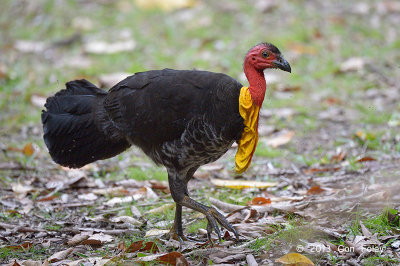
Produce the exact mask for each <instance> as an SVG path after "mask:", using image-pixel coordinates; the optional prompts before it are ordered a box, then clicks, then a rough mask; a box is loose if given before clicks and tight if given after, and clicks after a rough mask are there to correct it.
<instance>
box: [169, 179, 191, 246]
mask: <svg viewBox="0 0 400 266" xmlns="http://www.w3.org/2000/svg"><path fill="white" fill-rule="evenodd" d="M177 177H178V175H177V174H175V173H173V174H170V171H168V182H169V188H170V191H171V194H172V198H173V199H174V201H175V205H176V208H175V219H174V224H173V225H172V228H171V230H170V232H169V234H170V237H171V238H172V239H175V240H178V241H179V242H180V243H182V242H183V241H186V240H187V238H186V237H185V236H184V235H183V228H182V205H181V204H179V202H178V201H177V200H175V198H180V197H179V196H178V195H184V194H187V193H188V192H187V188H186V185H185V186H184V187H182V186H177V184H176V183H177V181H176V180H177ZM181 182H185V181H184V180H183V181H181Z"/></svg>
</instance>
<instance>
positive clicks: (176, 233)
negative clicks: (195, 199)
mask: <svg viewBox="0 0 400 266" xmlns="http://www.w3.org/2000/svg"><path fill="white" fill-rule="evenodd" d="M169 233H170V237H171V238H172V239H175V240H178V241H179V242H180V243H182V242H183V241H186V240H187V238H186V237H185V236H184V235H183V228H182V205H180V204H178V203H176V209H175V220H174V224H173V225H172V228H171V230H170V231H169Z"/></svg>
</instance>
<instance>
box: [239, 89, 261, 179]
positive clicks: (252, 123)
mask: <svg viewBox="0 0 400 266" xmlns="http://www.w3.org/2000/svg"><path fill="white" fill-rule="evenodd" d="M259 112H260V107H259V106H258V105H256V104H254V103H253V100H252V98H251V95H250V91H249V88H248V87H242V89H241V90H240V96H239V113H240V115H241V116H242V117H243V119H244V125H245V128H244V131H243V133H242V137H241V139H240V141H239V145H238V149H237V152H236V156H235V170H236V172H238V173H239V174H241V173H243V172H244V171H245V170H246V169H247V168H248V167H249V166H250V163H251V158H252V157H253V154H254V151H255V150H256V146H257V142H258V116H259Z"/></svg>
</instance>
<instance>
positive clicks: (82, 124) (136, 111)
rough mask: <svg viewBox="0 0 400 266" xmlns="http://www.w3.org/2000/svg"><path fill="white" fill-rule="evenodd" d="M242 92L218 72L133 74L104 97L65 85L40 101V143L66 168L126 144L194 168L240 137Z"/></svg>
mask: <svg viewBox="0 0 400 266" xmlns="http://www.w3.org/2000/svg"><path fill="white" fill-rule="evenodd" d="M241 87H242V85H241V84H240V83H239V82H237V81H236V80H234V79H232V78H231V77H229V76H227V75H225V74H220V73H212V72H206V71H195V70H193V71H190V70H172V69H164V70H153V71H147V72H141V73H136V74H135V75H132V76H130V77H128V78H126V79H124V80H123V81H121V82H119V83H118V84H116V85H115V86H114V87H113V88H111V89H110V90H109V92H108V93H107V92H104V91H103V90H100V89H98V88H96V87H95V86H94V85H93V84H91V83H89V82H88V81H86V80H77V81H72V82H69V83H67V89H66V90H62V91H60V92H59V93H57V94H56V95H55V96H54V97H50V98H49V99H48V101H47V103H46V108H47V111H43V114H42V121H43V125H44V133H45V134H44V139H45V142H46V144H47V146H48V148H49V151H50V154H51V156H52V158H53V159H54V161H56V162H57V163H59V164H61V165H64V166H68V167H72V168H76V167H81V166H83V165H85V164H87V163H90V162H93V161H96V160H99V159H105V158H110V157H112V156H115V155H116V154H118V153H120V152H122V151H124V150H125V149H127V148H128V147H129V146H130V145H131V144H134V145H136V146H139V147H140V148H141V149H142V150H143V151H144V152H145V153H146V154H147V155H148V156H149V157H150V158H151V159H153V161H154V162H156V163H157V164H162V165H165V166H166V167H167V168H168V169H169V168H173V169H176V170H178V169H179V170H184V169H187V168H188V167H189V168H192V167H190V165H188V164H189V162H190V164H193V167H194V166H197V167H199V166H201V165H203V164H205V163H208V162H210V161H214V160H216V159H218V158H219V157H220V156H221V155H223V154H224V153H225V152H226V151H227V150H228V149H229V147H230V145H231V144H232V143H233V142H234V141H235V140H238V139H239V138H240V136H241V133H242V131H243V128H244V125H243V118H242V117H241V116H240V114H239V110H238V108H239V107H238V106H239V103H238V101H239V93H240V89H241ZM192 156H193V158H192Z"/></svg>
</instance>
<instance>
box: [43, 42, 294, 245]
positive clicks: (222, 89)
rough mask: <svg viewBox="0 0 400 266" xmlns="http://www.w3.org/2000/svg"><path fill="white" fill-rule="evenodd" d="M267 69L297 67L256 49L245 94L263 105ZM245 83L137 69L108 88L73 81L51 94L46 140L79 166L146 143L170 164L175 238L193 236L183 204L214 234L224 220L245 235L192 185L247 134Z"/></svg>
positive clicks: (271, 49)
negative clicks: (242, 105) (192, 192)
mask: <svg viewBox="0 0 400 266" xmlns="http://www.w3.org/2000/svg"><path fill="white" fill-rule="evenodd" d="M265 68H280V69H282V70H285V71H289V72H290V71H291V69H290V65H289V64H288V63H287V61H286V60H284V58H283V57H282V55H281V54H280V52H279V50H278V49H277V48H276V47H275V46H273V45H271V44H268V43H261V44H258V45H256V46H255V47H253V48H252V49H250V51H249V52H248V53H247V56H246V58H245V62H244V71H245V74H246V76H247V78H248V79H249V83H250V87H249V89H247V88H246V90H245V91H247V92H249V93H250V95H251V100H250V102H252V104H253V105H254V106H256V105H257V106H258V107H257V108H259V107H261V104H262V101H263V99H264V94H265V88H266V87H265V79H264V74H263V69H265ZM242 87H243V86H242V85H241V84H240V83H239V82H238V81H236V80H235V79H233V78H231V77H229V76H227V75H225V74H222V73H213V72H207V71H197V70H172V69H164V70H152V71H147V72H141V73H136V74H135V75H132V76H130V77H127V78H126V79H124V80H122V81H121V82H119V83H118V84H116V85H115V86H114V87H112V88H111V89H110V90H109V91H108V92H105V91H103V90H101V89H99V88H97V87H96V86H94V85H93V84H91V83H90V82H88V81H86V80H75V81H71V82H68V83H67V84H66V89H65V90H62V91H60V92H58V93H57V94H56V95H55V96H53V97H50V98H48V99H47V102H46V104H45V107H46V109H47V110H43V112H42V123H43V131H44V141H45V143H46V145H47V147H48V149H49V152H50V155H51V157H52V158H53V160H54V161H55V162H57V163H59V164H61V165H63V166H67V167H72V168H78V167H82V166H84V165H86V164H88V163H90V162H94V161H96V160H101V159H106V158H110V157H113V156H115V155H117V154H119V153H121V152H123V151H124V150H126V149H127V148H129V147H130V146H131V145H136V146H138V147H140V148H141V149H142V150H143V151H144V153H145V154H146V155H148V156H149V157H150V158H151V159H152V160H153V161H154V162H155V163H157V164H161V165H164V166H165V167H166V168H167V171H168V181H169V186H170V190H171V195H172V198H173V199H174V201H175V202H176V212H175V221H174V225H173V227H172V229H171V236H172V237H173V238H175V239H178V240H181V241H182V240H183V239H185V237H184V235H183V229H182V206H186V207H188V208H191V209H194V210H197V211H199V212H201V213H203V214H204V215H205V216H206V218H207V220H208V225H207V232H208V237H209V239H211V236H210V234H211V232H212V231H213V230H214V231H215V232H216V233H217V235H218V237H219V238H220V230H219V227H218V223H219V224H221V225H222V226H224V227H225V228H226V229H228V230H229V231H231V232H233V233H234V234H235V235H236V238H238V234H237V232H236V230H235V229H234V228H233V227H232V225H231V224H230V223H229V222H228V221H227V220H226V219H225V217H224V216H223V215H221V214H220V213H219V212H218V211H217V210H216V209H215V208H212V207H207V206H205V205H203V204H201V203H199V202H197V201H194V200H193V199H192V198H190V197H189V193H188V190H187V183H188V182H189V180H190V179H191V178H192V177H193V174H194V173H195V171H196V170H197V169H198V168H199V167H200V166H201V165H204V164H206V163H209V162H212V161H215V160H217V159H218V158H219V157H221V156H222V155H223V154H224V153H226V151H227V150H228V149H229V148H230V147H231V146H232V144H233V143H234V142H235V141H239V140H240V139H241V137H242V133H243V131H244V129H245V123H244V119H243V118H242V116H241V114H240V113H239V96H240V97H241V89H242ZM256 115H257V117H256V118H257V119H258V113H257V114H256ZM257 121H258V120H257ZM253 130H254V129H253ZM254 137H256V135H254Z"/></svg>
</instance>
